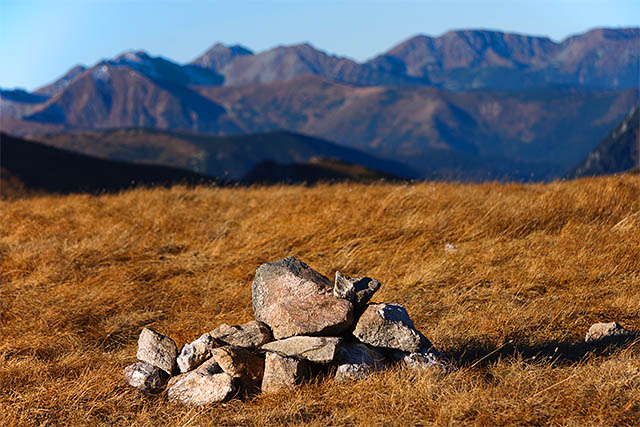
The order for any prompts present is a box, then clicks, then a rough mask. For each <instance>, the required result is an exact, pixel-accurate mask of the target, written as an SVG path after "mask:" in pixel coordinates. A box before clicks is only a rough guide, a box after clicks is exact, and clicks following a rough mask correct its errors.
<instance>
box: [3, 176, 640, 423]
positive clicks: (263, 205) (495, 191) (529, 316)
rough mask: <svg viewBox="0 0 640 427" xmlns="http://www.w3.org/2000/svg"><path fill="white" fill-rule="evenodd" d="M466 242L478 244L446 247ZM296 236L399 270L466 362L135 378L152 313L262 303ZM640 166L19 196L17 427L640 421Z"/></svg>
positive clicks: (391, 294)
mask: <svg viewBox="0 0 640 427" xmlns="http://www.w3.org/2000/svg"><path fill="white" fill-rule="evenodd" d="M446 243H452V244H454V245H455V246H457V247H458V249H459V250H458V252H455V253H446V252H445V250H444V246H445V244H446ZM287 255H293V256H295V257H296V258H299V259H300V260H302V261H304V262H306V263H307V264H309V265H310V266H311V267H313V268H315V269H316V270H318V271H320V272H321V273H323V274H325V275H327V276H329V277H330V278H333V274H334V272H335V270H340V271H342V272H343V273H345V274H347V275H351V276H359V275H367V276H371V277H375V278H378V279H379V280H380V281H381V282H382V287H381V289H380V291H378V293H377V294H376V295H374V297H373V301H374V302H397V303H401V304H404V305H405V306H406V308H407V310H408V312H409V314H410V315H411V316H412V318H413V319H414V322H415V324H416V326H417V327H418V329H420V330H421V331H422V332H423V333H424V334H425V335H426V336H427V337H428V338H429V339H430V340H431V341H432V342H433V343H434V345H436V346H437V347H438V348H439V349H440V350H441V351H443V352H445V353H447V354H449V355H450V356H451V357H452V359H453V361H454V364H455V367H456V369H455V370H454V372H453V373H451V374H449V375H446V376H443V375H439V374H437V373H434V372H421V373H415V372H410V371H408V370H405V369H402V368H393V369H391V370H389V371H386V372H383V373H378V374H374V375H372V376H370V377H368V378H366V379H365V380H362V381H358V382H349V381H348V382H336V381H333V380H331V379H326V378H325V379H320V380H318V381H315V382H313V383H310V384H307V385H304V386H302V387H300V388H298V389H295V390H291V391H284V392H281V393H278V394H272V395H264V396H262V395H258V396H255V397H252V398H250V399H249V400H247V401H240V400H237V399H236V400H232V401H230V402H228V403H226V404H220V405H213V406H209V407H203V408H190V407H183V406H179V405H175V404H171V403H169V402H168V401H167V399H166V396H165V395H164V394H160V395H157V396H146V395H142V394H140V393H138V392H137V391H136V390H134V389H132V388H130V387H128V386H127V385H126V384H125V383H124V380H123V375H122V369H123V368H124V367H125V366H126V365H128V364H130V363H133V362H134V361H135V360H136V357H135V353H136V347H137V342H136V341H137V337H138V334H139V333H140V330H141V329H142V328H143V327H144V326H150V327H152V328H153V329H155V330H157V331H159V332H161V333H164V334H167V335H169V336H171V337H172V338H173V339H174V340H175V341H176V342H177V344H178V346H181V345H182V344H184V343H185V342H190V341H192V340H193V339H195V338H197V337H198V336H200V335H201V334H202V333H204V332H206V331H209V330H211V329H213V328H215V327H216V326H218V325H219V324H220V323H222V322H226V323H230V324H239V323H243V322H246V321H249V320H251V319H252V318H253V313H252V310H251V281H252V279H253V275H254V272H255V269H256V268H257V267H258V266H259V265H260V264H262V263H264V262H267V261H272V260H276V259H279V258H283V257H285V256H287ZM639 314H640V178H639V177H638V176H637V175H635V176H634V175H621V176H615V177H606V178H597V179H582V180H577V181H568V182H553V183H550V184H534V185H520V184H497V183H487V184H455V183H420V184H384V183H380V184H374V185H360V184H333V185H329V184H322V185H317V186H312V187H303V186H273V187H251V188H241V187H239V188H205V187H198V188H185V187H174V188H171V189H160V188H159V189H134V190H130V191H126V192H122V193H120V194H115V195H101V196H90V195H71V196H37V197H32V198H26V199H18V200H11V201H4V202H2V201H0V425H136V426H151V425H176V426H185V425H192V426H201V425H205V426H206V425H212V426H214V425H287V424H291V425H299V424H309V425H317V426H324V425H414V424H421V425H433V424H435V425H523V424H526V425H543V424H544V425H546V424H551V425H568V426H578V425H638V424H639V423H640V343H639V342H638V341H637V340H630V341H628V342H626V343H625V344H623V345H621V346H618V347H607V348H603V347H597V346H587V345H585V344H583V340H584V335H585V332H586V330H587V329H588V327H589V326H590V325H591V324H593V323H595V322H599V321H611V320H616V321H618V322H619V323H621V324H622V325H623V326H624V327H626V328H627V329H631V330H640V317H639Z"/></svg>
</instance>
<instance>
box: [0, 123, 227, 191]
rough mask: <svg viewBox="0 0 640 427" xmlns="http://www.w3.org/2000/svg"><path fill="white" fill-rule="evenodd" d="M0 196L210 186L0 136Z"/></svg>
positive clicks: (194, 177) (187, 176)
mask: <svg viewBox="0 0 640 427" xmlns="http://www.w3.org/2000/svg"><path fill="white" fill-rule="evenodd" d="M0 170H1V171H2V176H1V179H2V181H1V182H0V197H6V198H11V197H18V196H21V195H25V194H41V193H45V192H49V193H50V192H53V193H77V192H89V193H96V192H105V191H107V192H112V191H119V190H123V189H126V188H130V187H133V186H137V185H143V186H154V185H173V184H177V183H185V184H191V185H193V184H198V183H213V182H215V180H214V179H212V178H210V177H207V176H204V175H201V174H197V173H194V172H189V171H185V170H180V169H175V168H170V167H163V166H151V165H135V164H130V163H122V162H114V161H109V160H102V159H96V158H92V157H88V156H84V155H81V154H77V153H72V152H69V151H65V150H60V149H57V148H53V147H49V146H46V145H42V144H38V143H35V142H31V141H25V140H22V139H19V138H14V137H11V136H9V135H6V134H3V133H0Z"/></svg>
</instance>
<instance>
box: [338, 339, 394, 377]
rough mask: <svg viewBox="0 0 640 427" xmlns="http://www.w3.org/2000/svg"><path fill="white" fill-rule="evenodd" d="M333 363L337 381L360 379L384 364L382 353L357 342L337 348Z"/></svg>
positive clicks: (345, 343) (346, 343) (343, 344)
mask: <svg viewBox="0 0 640 427" xmlns="http://www.w3.org/2000/svg"><path fill="white" fill-rule="evenodd" d="M335 363H336V364H337V369H336V374H335V377H336V378H337V379H361V378H364V377H366V376H367V375H369V374H370V373H371V372H374V371H377V370H380V369H382V368H383V367H384V365H385V364H386V360H385V357H384V355H383V354H382V352H380V351H378V350H376V349H374V348H371V347H369V346H367V345H366V344H363V343H359V342H343V343H342V344H340V346H338V351H337V352H336V358H335Z"/></svg>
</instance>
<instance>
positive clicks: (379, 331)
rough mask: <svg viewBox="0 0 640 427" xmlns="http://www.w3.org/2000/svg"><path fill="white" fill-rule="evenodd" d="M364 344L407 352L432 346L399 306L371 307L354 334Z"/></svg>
mask: <svg viewBox="0 0 640 427" xmlns="http://www.w3.org/2000/svg"><path fill="white" fill-rule="evenodd" d="M353 335H354V336H355V337H356V338H358V340H360V341H361V342H363V343H365V344H369V345H372V346H374V347H383V348H391V349H396V350H402V351H407V352H418V351H420V350H422V349H425V348H429V347H431V343H430V342H429V340H428V339H427V338H425V336H424V335H422V334H421V333H420V331H418V330H417V329H416V328H415V327H414V325H413V321H412V320H411V318H410V317H409V314H408V313H407V310H406V309H405V308H404V307H403V306H402V305H400V304H370V305H368V306H367V308H366V310H365V311H364V313H362V316H360V319H358V323H357V324H356V327H355V329H354V331H353Z"/></svg>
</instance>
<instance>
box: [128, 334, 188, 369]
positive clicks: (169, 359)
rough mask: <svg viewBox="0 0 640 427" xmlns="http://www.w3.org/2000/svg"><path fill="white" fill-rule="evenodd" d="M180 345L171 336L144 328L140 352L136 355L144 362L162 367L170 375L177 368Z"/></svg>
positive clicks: (139, 342)
mask: <svg viewBox="0 0 640 427" xmlns="http://www.w3.org/2000/svg"><path fill="white" fill-rule="evenodd" d="M177 355H178V346H177V345H176V343H175V341H174V340H172V339H171V338H169V337H167V336H164V335H162V334H159V333H157V332H156V331H154V330H152V329H149V328H144V329H143V330H142V332H141V333H140V337H139V338H138V352H137V353H136V357H137V358H138V360H140V361H142V362H147V363H148V364H149V365H151V366H155V367H156V368H159V369H162V370H163V371H164V372H166V373H167V374H168V375H171V374H173V371H174V370H175V368H176V356H177Z"/></svg>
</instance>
